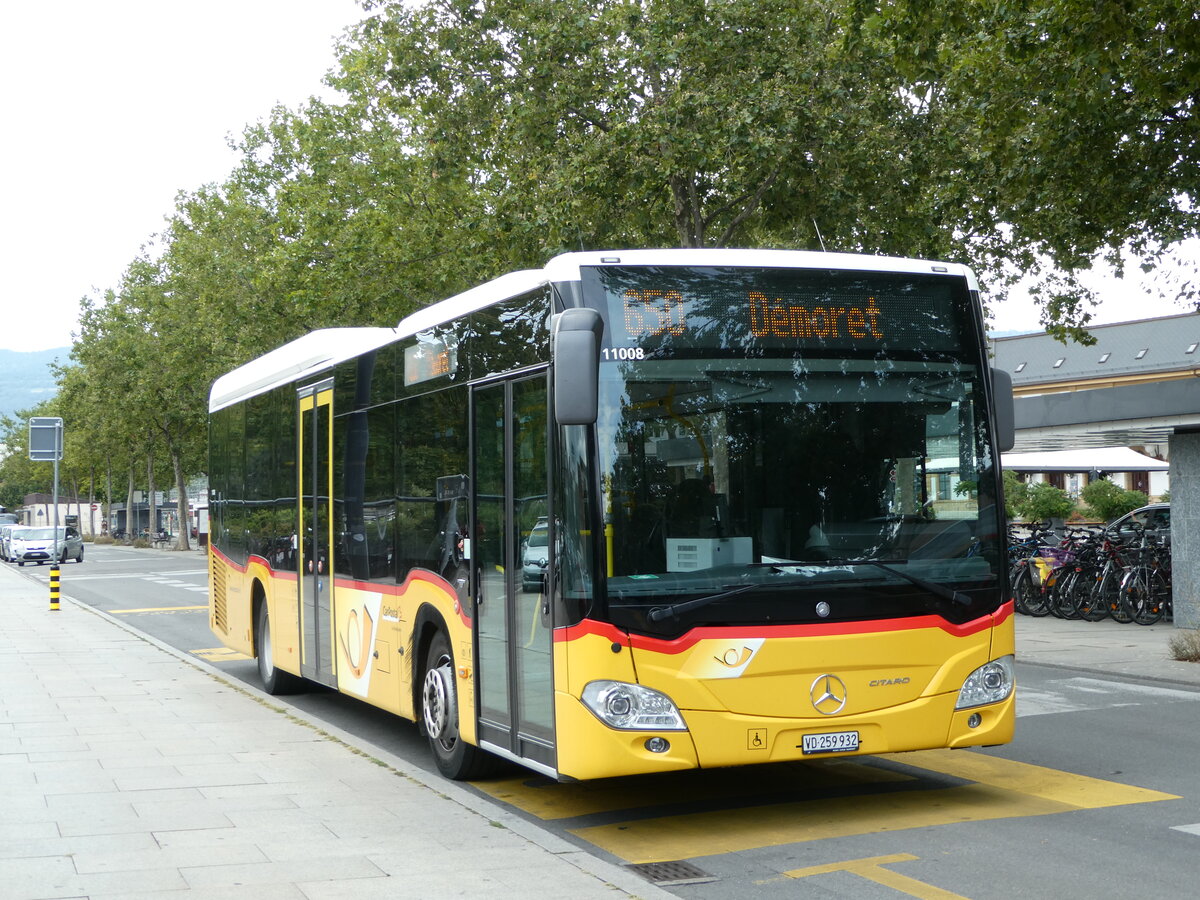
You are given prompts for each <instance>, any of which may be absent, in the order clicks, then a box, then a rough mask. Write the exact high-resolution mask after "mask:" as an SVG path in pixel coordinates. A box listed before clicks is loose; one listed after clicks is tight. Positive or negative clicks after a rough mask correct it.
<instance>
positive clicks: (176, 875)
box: [0, 566, 1200, 900]
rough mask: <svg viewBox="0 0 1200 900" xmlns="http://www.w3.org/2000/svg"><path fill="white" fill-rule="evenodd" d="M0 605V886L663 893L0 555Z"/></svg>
mask: <svg viewBox="0 0 1200 900" xmlns="http://www.w3.org/2000/svg"><path fill="white" fill-rule="evenodd" d="M0 608H3V610H4V613H5V622H4V627H3V629H2V630H0V797H2V798H3V799H2V800H0V895H2V896H3V897H4V898H5V900H41V898H85V897H86V898H89V900H133V898H141V900H145V898H147V897H170V898H179V900H241V898H253V900H341V898H355V900H372V898H384V897H386V898H389V900H391V898H452V897H468V898H476V897H486V898H488V900H504V898H513V900H518V898H519V900H529V898H539V897H555V898H558V897H570V898H572V900H575V898H581V900H590V898H607V900H614V898H622V897H641V898H646V900H667V898H671V897H674V895H672V894H669V893H667V892H666V891H664V890H662V889H661V888H658V887H655V886H654V885H652V884H650V883H649V882H647V881H645V880H644V879H642V878H641V877H640V876H638V875H637V874H636V873H634V872H632V871H630V870H628V869H626V868H623V867H621V866H619V865H616V864H613V863H610V862H608V861H605V860H603V859H600V858H598V857H595V856H593V855H591V854H590V853H588V852H586V851H584V850H581V849H579V848H578V847H576V846H575V845H574V844H571V843H569V842H567V841H565V840H563V839H561V838H559V837H557V836H556V835H554V834H551V833H550V832H548V831H546V830H544V829H542V828H541V827H539V826H537V825H534V824H531V823H529V822H527V821H525V820H524V819H522V818H520V817H519V816H517V815H515V814H513V813H511V812H508V811H507V810H504V809H503V808H501V807H499V806H496V805H494V804H492V803H491V802H490V801H488V800H486V799H484V798H481V797H479V796H477V795H475V794H474V793H471V792H470V791H468V790H466V789H464V788H463V787H461V786H459V785H456V784H454V783H453V782H449V781H446V780H444V779H441V778H439V777H437V776H435V775H430V774H428V773H426V772H424V771H422V770H420V769H417V768H415V767H414V766H412V765H411V764H409V763H407V762H406V761H404V760H402V759H400V758H399V757H396V756H395V755H393V754H390V753H388V752H387V751H385V750H382V749H380V748H377V747H374V746H372V745H370V744H369V743H366V742H364V741H362V740H361V739H358V738H355V737H352V736H350V735H347V734H345V733H344V732H341V731H339V730H338V729H336V728H333V727H331V726H329V725H327V724H325V723H323V722H320V721H310V720H309V719H308V718H307V717H306V715H305V713H303V712H302V711H300V710H298V709H296V708H295V707H293V706H291V705H289V704H287V703H286V702H284V701H282V700H281V699H279V698H276V697H268V696H267V695H265V694H263V693H261V692H259V691H257V690H255V689H254V688H250V687H246V686H244V685H241V684H236V685H235V684H234V683H233V682H232V681H230V680H228V679H226V678H225V676H223V675H222V673H221V672H220V671H219V670H218V669H216V668H215V667H213V666H211V665H209V664H208V663H205V662H203V661H201V660H198V659H196V658H193V657H191V656H188V655H187V654H184V653H181V652H179V651H177V650H175V649H173V648H170V647H168V646H166V645H164V644H161V643H159V642H157V641H155V640H153V639H152V638H148V637H146V636H144V635H141V634H140V633H135V632H133V631H131V630H129V629H128V628H126V627H125V626H124V625H123V624H122V623H121V622H120V621H118V620H116V619H113V618H112V617H110V616H108V615H106V614H104V613H101V612H99V611H96V610H94V609H92V608H90V607H88V606H85V605H82V604H77V603H75V602H74V601H72V600H71V599H70V598H69V597H63V598H62V602H61V609H60V610H58V611H53V612H52V611H51V610H50V609H49V595H48V592H47V589H46V587H45V585H43V584H40V583H38V582H35V581H32V580H31V579H29V578H26V577H24V576H23V575H22V574H20V573H19V572H18V571H17V570H15V569H12V568H11V567H8V566H2V567H0ZM1016 630H1017V658H1018V660H1019V661H1020V662H1027V663H1036V664H1039V665H1050V666H1062V667H1065V668H1069V669H1074V670H1083V671H1090V672H1094V673H1098V674H1105V675H1110V676H1111V675H1114V674H1120V675H1127V676H1131V677H1136V678H1143V679H1149V680H1153V681H1163V682H1170V683H1179V684H1187V685H1196V686H1200V664H1196V663H1185V662H1178V661H1175V660H1173V659H1171V658H1170V654H1169V651H1168V649H1167V642H1168V640H1169V637H1170V635H1171V634H1172V633H1173V631H1174V628H1173V626H1171V625H1170V624H1169V623H1160V624H1158V625H1154V626H1150V627H1141V626H1137V625H1118V624H1116V623H1114V622H1111V621H1104V622H1097V623H1088V622H1067V621H1062V620H1059V619H1053V618H1043V619H1031V618H1028V617H1026V616H1018V617H1017V620H1016ZM1018 690H1019V687H1018Z"/></svg>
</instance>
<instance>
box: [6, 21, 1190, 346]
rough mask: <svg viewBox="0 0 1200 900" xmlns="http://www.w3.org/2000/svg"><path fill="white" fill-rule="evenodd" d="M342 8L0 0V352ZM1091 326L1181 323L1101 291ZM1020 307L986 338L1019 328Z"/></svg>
mask: <svg viewBox="0 0 1200 900" xmlns="http://www.w3.org/2000/svg"><path fill="white" fill-rule="evenodd" d="M361 15H362V12H361V10H360V9H359V7H358V5H357V4H356V3H355V2H354V0H203V2H199V0H105V2H98V0H56V2H53V3H32V2H28V0H0V101H2V110H3V112H2V114H3V116H4V117H5V119H6V127H5V128H4V139H3V141H0V172H3V174H4V177H5V178H6V180H7V184H6V185H5V190H4V195H3V202H2V205H0V253H2V256H0V263H2V265H3V278H2V280H0V285H2V286H0V313H2V315H0V348H6V349H12V350H43V349H49V348H52V347H64V346H69V345H70V344H71V340H72V333H73V332H74V331H75V330H76V329H77V318H78V313H79V300H80V298H81V297H83V296H84V295H94V294H97V293H99V292H102V291H103V290H105V289H106V288H111V287H115V286H116V284H117V280H118V279H119V278H120V275H121V273H122V272H123V271H124V269H125V267H126V266H127V265H128V264H129V263H130V262H131V261H132V260H133V258H134V257H135V256H136V255H137V253H138V251H139V248H140V247H141V246H142V245H143V244H144V243H146V242H147V241H148V240H149V239H150V238H151V236H152V235H153V234H155V233H156V232H158V231H160V230H161V229H162V227H163V221H164V217H165V216H166V215H168V214H169V213H170V212H171V210H172V209H173V207H174V200H175V196H176V194H177V193H178V192H179V191H181V190H185V191H192V190H195V189H196V188H198V187H200V186H201V185H203V184H205V183H209V182H216V181H221V180H222V179H223V178H224V177H225V176H226V175H227V174H228V173H229V172H230V171H231V170H232V168H233V167H234V165H235V164H236V162H237V157H236V155H235V154H234V153H233V152H232V151H231V150H229V148H228V145H227V138H228V136H229V135H231V134H232V135H235V136H236V135H238V134H240V133H241V131H242V129H243V127H244V126H245V125H247V124H248V123H251V122H254V121H257V120H259V119H262V118H265V117H266V116H267V115H269V113H270V110H271V108H272V106H274V105H275V104H277V103H282V104H284V105H286V106H289V107H293V108H294V107H296V106H298V105H299V104H300V103H302V102H303V101H304V100H306V99H307V98H308V97H310V96H312V95H313V94H317V93H321V92H322V91H323V87H322V85H321V79H322V77H323V76H324V74H325V73H326V72H327V71H328V70H329V69H330V68H332V67H333V64H334V54H333V44H334V40H335V38H336V36H337V35H339V34H340V33H341V32H342V30H343V29H344V28H345V27H346V26H348V25H350V24H353V23H354V22H357V21H358V20H359V19H360V18H361ZM1105 294H1106V298H1107V299H1106V301H1105V305H1104V308H1103V310H1102V312H1101V317H1102V318H1103V319H1104V320H1105V321H1123V320H1126V319H1134V318H1143V317H1146V316H1151V315H1168V314H1171V313H1174V312H1179V311H1181V310H1180V309H1179V308H1178V307H1176V306H1174V305H1172V304H1170V303H1168V302H1166V301H1161V300H1158V299H1157V298H1154V297H1152V296H1150V295H1149V294H1147V293H1146V292H1145V291H1143V290H1139V289H1138V287H1137V285H1136V284H1132V285H1131V284H1128V283H1127V284H1124V285H1121V284H1120V283H1116V285H1115V286H1114V287H1111V288H1105ZM1036 325H1037V322H1036V316H1035V314H1034V313H1033V311H1032V309H1031V307H1030V306H1029V305H1028V304H1022V303H1019V302H1013V303H1010V304H1006V306H1005V307H1004V308H1002V309H1000V310H999V315H998V316H997V317H996V318H995V320H994V322H993V327H995V328H997V329H1000V330H1032V329H1034V328H1036Z"/></svg>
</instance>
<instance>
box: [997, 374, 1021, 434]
mask: <svg viewBox="0 0 1200 900" xmlns="http://www.w3.org/2000/svg"><path fill="white" fill-rule="evenodd" d="M992 400H993V401H994V403H995V409H996V423H995V424H996V444H997V447H996V449H997V450H999V451H1000V452H1001V453H1007V452H1008V451H1009V450H1011V449H1012V448H1013V445H1014V444H1016V442H1017V413H1016V408H1015V406H1014V404H1013V386H1012V376H1011V375H1009V374H1008V373H1007V372H1004V371H1001V370H1000V369H996V368H993V369H992Z"/></svg>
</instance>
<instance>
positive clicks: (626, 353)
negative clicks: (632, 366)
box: [604, 347, 646, 361]
mask: <svg viewBox="0 0 1200 900" xmlns="http://www.w3.org/2000/svg"><path fill="white" fill-rule="evenodd" d="M645 358H646V351H645V350H643V349H642V348H641V347H605V348H604V359H605V360H606V361H608V360H614V359H615V360H629V359H645Z"/></svg>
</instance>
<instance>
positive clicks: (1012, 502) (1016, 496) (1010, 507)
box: [1004, 470, 1029, 521]
mask: <svg viewBox="0 0 1200 900" xmlns="http://www.w3.org/2000/svg"><path fill="white" fill-rule="evenodd" d="M1028 497H1029V485H1027V484H1026V483H1025V482H1023V481H1022V480H1021V479H1020V478H1018V477H1017V473H1016V472H1009V471H1008V470H1005V472H1004V513H1005V515H1007V516H1008V518H1009V519H1012V520H1014V521H1015V520H1017V519H1020V518H1021V515H1022V513H1021V510H1022V507H1024V505H1025V501H1026V500H1027V499H1028Z"/></svg>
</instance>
